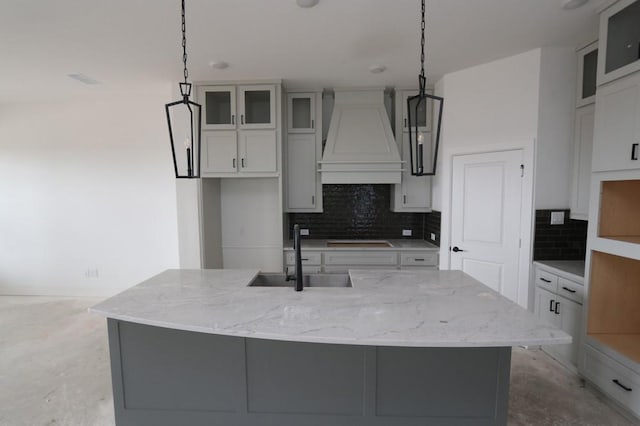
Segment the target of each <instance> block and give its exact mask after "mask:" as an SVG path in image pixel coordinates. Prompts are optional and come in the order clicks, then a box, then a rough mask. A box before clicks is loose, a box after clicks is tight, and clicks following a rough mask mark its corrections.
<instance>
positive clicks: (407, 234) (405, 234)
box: [402, 229, 413, 237]
mask: <svg viewBox="0 0 640 426" xmlns="http://www.w3.org/2000/svg"><path fill="white" fill-rule="evenodd" d="M412 234H413V232H412V231H411V229H403V230H402V236H403V237H410V236H411V235H412Z"/></svg>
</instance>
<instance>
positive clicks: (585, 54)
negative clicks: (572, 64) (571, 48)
mask: <svg viewBox="0 0 640 426" xmlns="http://www.w3.org/2000/svg"><path fill="white" fill-rule="evenodd" d="M597 68H598V42H597V41H594V42H593V43H591V44H590V45H588V46H585V47H583V48H582V49H580V50H578V84H577V89H578V93H577V99H576V107H582V106H585V105H589V104H592V103H594V102H595V100H596V75H597Z"/></svg>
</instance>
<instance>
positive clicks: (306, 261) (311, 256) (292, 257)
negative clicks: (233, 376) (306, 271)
mask: <svg viewBox="0 0 640 426" xmlns="http://www.w3.org/2000/svg"><path fill="white" fill-rule="evenodd" d="M301 255H302V264H303V265H320V264H321V263H322V262H321V261H320V259H322V255H321V253H320V252H305V251H303V252H302V253H301ZM285 257H286V262H287V265H295V264H296V253H295V252H287V253H286V254H285Z"/></svg>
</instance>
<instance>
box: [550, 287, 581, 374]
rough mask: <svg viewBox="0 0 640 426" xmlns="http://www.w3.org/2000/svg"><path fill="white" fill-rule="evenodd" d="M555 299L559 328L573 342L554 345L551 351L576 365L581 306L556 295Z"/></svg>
mask: <svg viewBox="0 0 640 426" xmlns="http://www.w3.org/2000/svg"><path fill="white" fill-rule="evenodd" d="M557 299H558V302H557V303H558V309H557V310H558V312H559V314H558V317H559V318H560V328H561V329H562V330H563V331H564V332H566V333H567V334H570V335H571V336H572V337H573V342H571V343H569V344H566V345H555V346H554V347H553V352H554V353H555V354H557V356H558V357H560V358H562V359H563V360H566V361H568V362H570V363H571V364H573V365H576V366H577V365H578V348H579V344H578V339H579V336H580V321H581V317H582V306H581V305H579V304H578V303H576V302H572V301H571V300H569V299H565V298H564V297H558V298H557Z"/></svg>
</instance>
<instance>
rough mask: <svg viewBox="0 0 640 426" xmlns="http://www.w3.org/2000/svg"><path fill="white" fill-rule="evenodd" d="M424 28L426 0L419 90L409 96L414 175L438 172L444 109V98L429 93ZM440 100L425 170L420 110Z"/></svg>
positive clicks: (422, 29)
mask: <svg viewBox="0 0 640 426" xmlns="http://www.w3.org/2000/svg"><path fill="white" fill-rule="evenodd" d="M424 30H425V0H422V22H421V36H422V37H421V39H420V44H421V48H422V50H421V53H420V62H421V69H420V75H419V76H418V85H419V91H418V94H417V95H415V96H410V97H408V98H407V121H408V128H409V161H410V163H411V174H412V175H413V176H434V175H435V174H436V164H437V163H438V148H439V146H440V127H441V124H442V109H443V106H444V98H442V97H440V96H435V95H431V94H429V93H427V78H426V77H425V75H424ZM430 99H431V100H433V101H434V105H435V101H438V123H437V125H436V140H435V147H434V150H433V161H432V164H431V167H430V169H429V170H428V171H426V172H425V169H424V143H420V142H419V141H418V137H419V134H420V129H419V124H418V112H419V111H420V107H421V106H423V107H424V111H427V112H428V109H427V102H429V100H430ZM412 107H413V108H412Z"/></svg>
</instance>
